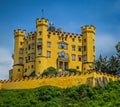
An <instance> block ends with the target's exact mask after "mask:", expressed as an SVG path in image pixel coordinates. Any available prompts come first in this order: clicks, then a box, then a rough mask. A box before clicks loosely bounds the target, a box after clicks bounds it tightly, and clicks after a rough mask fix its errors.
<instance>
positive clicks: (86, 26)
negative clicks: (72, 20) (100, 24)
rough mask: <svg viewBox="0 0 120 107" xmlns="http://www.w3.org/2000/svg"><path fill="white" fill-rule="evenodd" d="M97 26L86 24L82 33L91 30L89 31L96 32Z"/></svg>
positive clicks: (82, 28)
mask: <svg viewBox="0 0 120 107" xmlns="http://www.w3.org/2000/svg"><path fill="white" fill-rule="evenodd" d="M95 29H96V28H95V27H94V26H93V25H91V26H89V25H85V26H82V27H81V30H82V33H85V32H89V33H94V34H95Z"/></svg>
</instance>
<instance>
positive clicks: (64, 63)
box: [57, 60, 68, 71]
mask: <svg viewBox="0 0 120 107" xmlns="http://www.w3.org/2000/svg"><path fill="white" fill-rule="evenodd" d="M57 68H58V71H64V70H66V69H68V61H62V60H58V62H57Z"/></svg>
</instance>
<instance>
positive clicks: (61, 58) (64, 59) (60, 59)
mask: <svg viewBox="0 0 120 107" xmlns="http://www.w3.org/2000/svg"><path fill="white" fill-rule="evenodd" d="M58 61H62V62H68V61H69V59H68V58H65V57H64V56H63V57H62V56H58Z"/></svg>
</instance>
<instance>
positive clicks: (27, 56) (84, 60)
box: [10, 18, 95, 79]
mask: <svg viewBox="0 0 120 107" xmlns="http://www.w3.org/2000/svg"><path fill="white" fill-rule="evenodd" d="M13 59H14V64H13V69H12V70H10V79H20V78H22V77H24V76H30V75H31V74H32V73H35V74H36V75H40V74H41V73H43V72H44V70H46V69H47V68H48V67H51V66H52V67H54V68H56V69H57V71H59V72H61V71H65V70H66V69H70V68H74V69H77V70H78V71H80V72H88V71H89V70H90V69H91V67H92V66H93V65H94V61H95V27H94V26H88V25H86V26H83V27H81V34H74V33H66V32H62V29H61V28H59V29H56V28H55V27H54V25H53V24H52V23H50V25H49V22H48V20H47V19H44V18H42V19H36V32H34V33H33V32H30V33H28V35H27V36H26V31H25V30H20V29H18V30H14V55H13Z"/></svg>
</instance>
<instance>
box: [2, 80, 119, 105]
mask: <svg viewBox="0 0 120 107" xmlns="http://www.w3.org/2000/svg"><path fill="white" fill-rule="evenodd" d="M0 107H120V81H116V82H110V83H109V84H108V85H105V86H104V87H94V88H92V87H89V86H87V85H81V86H77V87H72V88H67V89H61V88H57V87H52V86H44V87H40V88H36V89H29V90H8V91H4V90H1V91H0Z"/></svg>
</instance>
